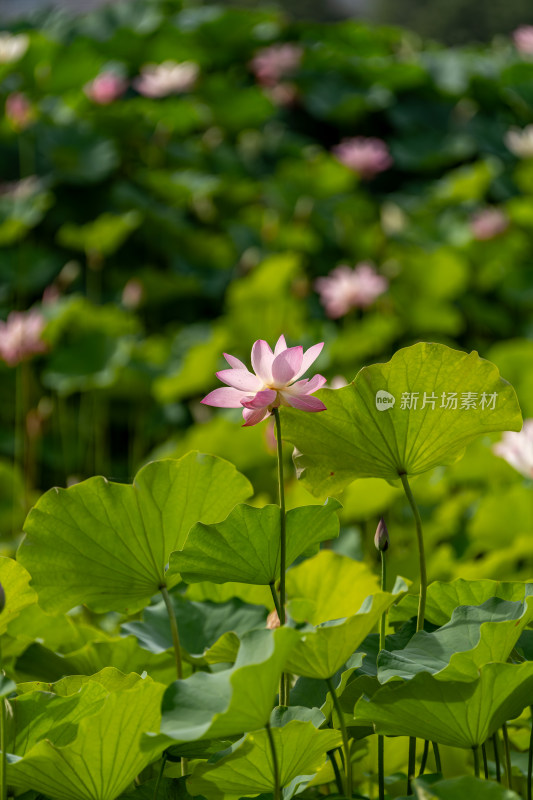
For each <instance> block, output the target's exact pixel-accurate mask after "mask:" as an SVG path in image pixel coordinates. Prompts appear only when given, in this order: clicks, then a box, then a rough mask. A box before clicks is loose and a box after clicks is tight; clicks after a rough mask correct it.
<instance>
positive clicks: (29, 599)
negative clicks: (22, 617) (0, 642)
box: [0, 556, 37, 636]
mask: <svg viewBox="0 0 533 800" xmlns="http://www.w3.org/2000/svg"><path fill="white" fill-rule="evenodd" d="M30 579H31V576H30V575H29V574H28V572H27V571H26V570H25V569H24V567H22V566H21V565H20V564H18V563H17V562H16V561H14V560H13V559H12V558H5V557H4V556H1V557H0V584H1V585H2V587H3V589H4V593H5V596H6V600H5V606H4V610H3V611H2V613H1V614H0V636H1V635H2V634H3V633H5V632H6V630H7V626H8V625H9V623H10V622H12V621H13V620H15V619H16V618H17V617H18V615H19V614H20V613H21V612H22V611H23V610H24V609H25V608H27V607H28V606H31V605H32V604H34V603H36V602H37V595H36V593H35V590H34V589H32V588H31V586H30V585H29V584H30Z"/></svg>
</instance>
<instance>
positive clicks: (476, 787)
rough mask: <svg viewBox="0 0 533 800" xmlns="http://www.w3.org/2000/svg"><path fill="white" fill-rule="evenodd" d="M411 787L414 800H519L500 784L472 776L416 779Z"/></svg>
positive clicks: (518, 797) (517, 796) (514, 793)
mask: <svg viewBox="0 0 533 800" xmlns="http://www.w3.org/2000/svg"><path fill="white" fill-rule="evenodd" d="M413 786H414V789H415V797H416V800H472V798H475V800H520V795H518V794H516V792H513V791H512V790H511V789H507V788H506V787H505V786H503V785H502V784H501V783H494V781H485V780H481V779H480V778H475V777H474V776H473V775H462V776H461V777H460V778H449V779H447V780H444V781H434V782H433V781H432V782H429V781H428V780H427V779H426V778H416V779H415V780H414V781H413Z"/></svg>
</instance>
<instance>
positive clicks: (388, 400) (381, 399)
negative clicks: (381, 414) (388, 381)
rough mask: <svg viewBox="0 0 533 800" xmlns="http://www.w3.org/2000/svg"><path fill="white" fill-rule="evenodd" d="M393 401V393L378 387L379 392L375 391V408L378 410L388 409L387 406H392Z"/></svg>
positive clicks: (394, 399) (394, 400)
mask: <svg viewBox="0 0 533 800" xmlns="http://www.w3.org/2000/svg"><path fill="white" fill-rule="evenodd" d="M395 402H396V398H395V397H394V395H393V394H391V393H390V392H386V391H385V389H380V390H379V392H376V408H377V410H378V411H388V410H389V408H392V407H393V406H394V403H395Z"/></svg>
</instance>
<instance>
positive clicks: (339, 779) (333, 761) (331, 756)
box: [328, 750, 344, 795]
mask: <svg viewBox="0 0 533 800" xmlns="http://www.w3.org/2000/svg"><path fill="white" fill-rule="evenodd" d="M328 756H329V759H330V761H331V766H332V767H333V772H334V773H335V783H336V784H337V791H338V792H339V794H341V795H342V794H344V786H343V785H342V776H341V773H340V770H339V765H338V764H337V758H336V756H335V750H328Z"/></svg>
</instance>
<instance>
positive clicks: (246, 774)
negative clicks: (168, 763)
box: [187, 720, 341, 800]
mask: <svg viewBox="0 0 533 800" xmlns="http://www.w3.org/2000/svg"><path fill="white" fill-rule="evenodd" d="M271 734H272V739H273V742H274V748H275V750H276V756H277V760H278V764H279V781H280V785H281V787H282V788H285V792H284V793H283V798H284V800H290V798H291V797H292V796H293V795H294V794H295V793H296V791H297V790H298V789H300V790H301V789H302V788H303V787H304V786H305V785H306V784H307V783H309V780H310V779H311V777H312V776H313V775H315V774H316V772H318V770H319V769H320V767H321V766H322V765H323V764H324V762H325V760H326V754H327V751H328V750H333V749H335V748H336V747H338V746H339V745H340V744H341V735H340V733H339V731H327V730H321V731H319V730H317V729H316V728H315V726H314V725H313V723H312V722H300V721H299V720H293V721H292V722H288V723H287V724H286V725H284V726H283V727H281V728H272V729H271ZM289 787H290V788H289ZM187 788H188V790H189V792H190V793H191V794H192V795H198V794H199V795H203V796H204V797H209V798H211V800H239V798H240V797H254V796H256V795H258V794H260V793H262V792H265V793H268V792H272V790H273V788H274V771H273V767H272V752H271V750H270V744H269V739H268V734H267V731H266V730H262V731H256V732H255V733H249V734H248V735H247V736H246V737H245V738H244V739H243V740H241V741H239V742H237V744H236V745H234V746H233V747H231V748H230V749H229V751H228V754H227V755H225V756H223V757H222V758H221V759H220V760H217V761H216V763H214V764H206V763H199V764H198V765H197V766H196V767H195V769H194V770H193V773H192V775H191V777H190V778H189V779H188V781H187Z"/></svg>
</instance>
